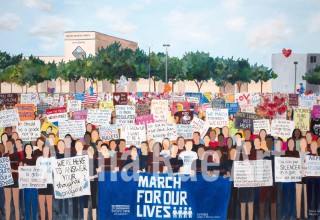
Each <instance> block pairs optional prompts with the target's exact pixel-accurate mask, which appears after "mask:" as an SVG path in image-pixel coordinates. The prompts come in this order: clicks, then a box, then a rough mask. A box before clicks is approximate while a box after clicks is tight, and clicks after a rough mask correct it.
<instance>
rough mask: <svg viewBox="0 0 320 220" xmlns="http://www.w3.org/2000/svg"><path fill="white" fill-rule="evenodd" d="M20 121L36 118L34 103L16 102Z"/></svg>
mask: <svg viewBox="0 0 320 220" xmlns="http://www.w3.org/2000/svg"><path fill="white" fill-rule="evenodd" d="M15 108H17V109H18V113H19V118H20V121H27V120H34V112H35V107H34V105H33V104H16V105H15Z"/></svg>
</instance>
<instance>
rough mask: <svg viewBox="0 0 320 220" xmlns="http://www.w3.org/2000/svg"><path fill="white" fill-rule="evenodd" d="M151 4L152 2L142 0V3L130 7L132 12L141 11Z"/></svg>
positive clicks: (135, 3) (138, 2) (150, 0)
mask: <svg viewBox="0 0 320 220" xmlns="http://www.w3.org/2000/svg"><path fill="white" fill-rule="evenodd" d="M151 3H152V0H141V1H137V2H134V3H132V5H130V8H131V9H132V10H141V9H143V8H145V7H146V6H148V5H150V4H151Z"/></svg>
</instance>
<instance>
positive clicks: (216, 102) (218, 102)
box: [212, 98, 226, 109]
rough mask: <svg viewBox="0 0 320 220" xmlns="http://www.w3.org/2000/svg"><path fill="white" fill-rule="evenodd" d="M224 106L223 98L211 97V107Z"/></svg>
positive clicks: (219, 107)
mask: <svg viewBox="0 0 320 220" xmlns="http://www.w3.org/2000/svg"><path fill="white" fill-rule="evenodd" d="M225 106H226V100H225V99H220V98H218V99H213V101H212V108H217V109H221V108H225Z"/></svg>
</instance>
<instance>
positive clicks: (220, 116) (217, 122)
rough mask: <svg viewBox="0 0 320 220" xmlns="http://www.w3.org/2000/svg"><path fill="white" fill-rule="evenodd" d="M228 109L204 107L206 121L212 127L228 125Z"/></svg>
mask: <svg viewBox="0 0 320 220" xmlns="http://www.w3.org/2000/svg"><path fill="white" fill-rule="evenodd" d="M228 122H229V115H228V109H212V108H207V109H206V123H208V124H209V126H210V127H213V128H222V127H223V126H228Z"/></svg>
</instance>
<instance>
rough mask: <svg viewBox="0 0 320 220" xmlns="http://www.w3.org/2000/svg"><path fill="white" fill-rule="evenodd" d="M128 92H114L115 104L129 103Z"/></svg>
mask: <svg viewBox="0 0 320 220" xmlns="http://www.w3.org/2000/svg"><path fill="white" fill-rule="evenodd" d="M127 104H128V93H126V92H114V93H113V105H114V106H116V105H127Z"/></svg>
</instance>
